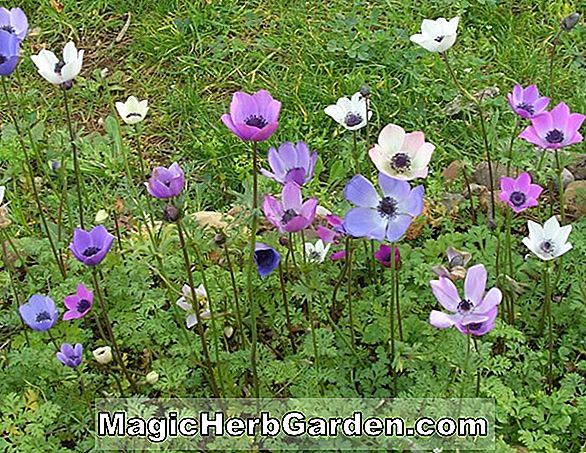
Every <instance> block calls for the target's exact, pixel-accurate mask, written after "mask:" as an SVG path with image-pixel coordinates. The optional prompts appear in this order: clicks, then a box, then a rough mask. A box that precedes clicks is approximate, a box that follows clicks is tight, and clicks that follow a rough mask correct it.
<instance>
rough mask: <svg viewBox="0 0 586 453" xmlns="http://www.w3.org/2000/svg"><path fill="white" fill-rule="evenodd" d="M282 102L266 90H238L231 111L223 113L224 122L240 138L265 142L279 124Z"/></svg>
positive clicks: (233, 98)
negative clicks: (251, 92) (248, 92)
mask: <svg viewBox="0 0 586 453" xmlns="http://www.w3.org/2000/svg"><path fill="white" fill-rule="evenodd" d="M280 110H281V103H280V102H279V101H276V100H275V99H273V97H272V96H271V94H270V93H269V92H268V91H266V90H260V91H257V92H256V93H254V94H247V93H243V92H242V91H238V92H236V93H234V96H232V102H231V103H230V113H225V114H223V115H222V122H223V123H224V124H225V125H226V127H227V128H228V129H230V130H231V131H232V132H233V133H234V135H236V136H237V137H238V138H239V139H241V140H244V141H250V142H263V141H265V140H267V139H268V138H270V136H271V135H273V133H274V132H275V131H276V130H277V127H278V126H279V111H280Z"/></svg>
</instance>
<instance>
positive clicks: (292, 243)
mask: <svg viewBox="0 0 586 453" xmlns="http://www.w3.org/2000/svg"><path fill="white" fill-rule="evenodd" d="M287 246H288V248H289V255H291V261H292V262H293V268H294V269H295V273H296V274H297V276H299V275H300V274H299V268H298V267H297V261H296V259H295V236H293V233H289V240H288V241H287Z"/></svg>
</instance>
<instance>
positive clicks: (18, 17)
mask: <svg viewBox="0 0 586 453" xmlns="http://www.w3.org/2000/svg"><path fill="white" fill-rule="evenodd" d="M0 30H3V31H5V32H7V33H10V34H11V35H14V36H15V37H16V38H17V39H18V42H21V41H22V40H24V38H26V34H27V33H28V20H27V18H26V15H25V14H24V11H23V10H22V9H20V8H11V9H10V10H8V9H6V8H0Z"/></svg>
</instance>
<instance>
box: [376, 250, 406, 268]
mask: <svg viewBox="0 0 586 453" xmlns="http://www.w3.org/2000/svg"><path fill="white" fill-rule="evenodd" d="M392 254H393V253H392V249H391V247H390V246H388V245H386V244H381V245H380V248H379V249H378V250H377V251H376V252H374V258H375V259H376V260H377V261H378V262H379V263H381V264H382V265H383V266H384V267H391V264H392V262H391V256H392ZM400 264H401V253H400V252H399V247H395V269H398V268H399V265H400Z"/></svg>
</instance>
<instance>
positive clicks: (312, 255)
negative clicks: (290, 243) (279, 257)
mask: <svg viewBox="0 0 586 453" xmlns="http://www.w3.org/2000/svg"><path fill="white" fill-rule="evenodd" d="M330 246H331V244H328V245H325V244H324V242H323V241H322V240H321V239H318V240H317V241H316V243H315V244H312V243H311V242H306V243H305V255H306V256H307V260H308V261H309V262H310V263H316V264H319V263H323V262H324V260H325V259H326V256H327V254H328V251H329V250H330Z"/></svg>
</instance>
